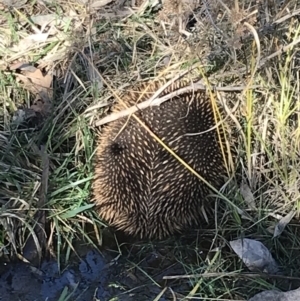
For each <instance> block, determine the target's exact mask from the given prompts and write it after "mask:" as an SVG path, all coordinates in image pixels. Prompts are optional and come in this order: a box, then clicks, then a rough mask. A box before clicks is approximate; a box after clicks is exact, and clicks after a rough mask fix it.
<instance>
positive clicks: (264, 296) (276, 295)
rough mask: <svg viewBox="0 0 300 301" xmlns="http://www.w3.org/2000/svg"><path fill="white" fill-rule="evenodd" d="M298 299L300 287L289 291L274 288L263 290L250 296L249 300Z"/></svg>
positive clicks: (274, 300)
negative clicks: (279, 290)
mask: <svg viewBox="0 0 300 301" xmlns="http://www.w3.org/2000/svg"><path fill="white" fill-rule="evenodd" d="M296 300H300V288H298V289H296V290H292V291H289V292H285V293H284V292H278V291H275V290H269V291H264V292H262V293H259V294H257V295H255V296H254V297H252V298H250V299H249V301H296Z"/></svg>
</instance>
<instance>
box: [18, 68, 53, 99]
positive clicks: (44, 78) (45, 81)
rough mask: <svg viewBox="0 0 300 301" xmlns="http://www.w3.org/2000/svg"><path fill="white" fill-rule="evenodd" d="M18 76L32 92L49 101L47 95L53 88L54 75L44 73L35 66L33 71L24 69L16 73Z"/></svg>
mask: <svg viewBox="0 0 300 301" xmlns="http://www.w3.org/2000/svg"><path fill="white" fill-rule="evenodd" d="M16 78H17V79H18V80H20V81H22V82H23V83H24V85H25V88H26V89H28V90H29V91H30V92H31V93H33V94H35V95H36V94H38V95H39V96H40V98H41V99H42V100H44V101H47V102H49V97H47V96H46V95H47V94H48V92H49V91H50V88H51V83H52V75H50V74H46V75H43V74H42V72H41V70H39V69H37V68H35V70H34V71H33V72H32V71H30V70H29V69H26V70H23V71H22V73H21V74H16ZM45 98H47V99H45Z"/></svg>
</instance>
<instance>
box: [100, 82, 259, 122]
mask: <svg viewBox="0 0 300 301" xmlns="http://www.w3.org/2000/svg"><path fill="white" fill-rule="evenodd" d="M172 82H174V81H172ZM168 84H169V83H168ZM258 87H259V86H253V87H250V88H252V89H255V88H258ZM163 88H164V89H165V88H166V87H165V86H164V87H163ZM213 89H214V90H215V91H223V92H239V91H242V90H244V89H245V87H244V86H241V87H238V86H236V87H230V86H228V87H213ZM196 90H204V91H206V90H207V87H206V86H205V85H203V84H201V83H200V82H196V83H193V84H191V85H189V86H187V87H184V88H181V89H178V90H176V91H175V92H171V93H169V94H167V95H165V96H163V97H160V98H155V97H157V96H158V95H159V94H160V93H161V92H162V91H163V89H159V90H158V91H157V92H156V93H155V94H154V95H153V96H152V97H151V98H149V99H147V100H145V101H143V102H141V103H139V104H136V105H135V106H132V107H130V108H128V109H124V110H122V111H120V112H117V113H112V114H110V115H109V116H106V117H104V118H102V119H101V120H99V121H97V122H96V123H95V125H96V126H100V125H103V124H106V123H109V122H111V121H114V120H117V119H119V118H122V117H125V116H128V115H131V114H133V113H135V112H137V111H138V110H143V109H146V108H148V107H150V106H159V105H161V104H162V103H163V102H165V101H167V100H169V99H170V98H172V97H175V96H178V95H181V94H183V93H187V92H191V91H196ZM158 92H159V93H158Z"/></svg>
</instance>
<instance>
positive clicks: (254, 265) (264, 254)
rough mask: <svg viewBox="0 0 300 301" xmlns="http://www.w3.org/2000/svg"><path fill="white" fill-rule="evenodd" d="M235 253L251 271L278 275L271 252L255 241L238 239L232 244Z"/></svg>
mask: <svg viewBox="0 0 300 301" xmlns="http://www.w3.org/2000/svg"><path fill="white" fill-rule="evenodd" d="M230 246H231V247H232V249H233V251H234V252H235V253H236V254H237V255H238V256H239V257H240V258H241V259H242V260H243V262H244V263H245V265H246V266H247V267H248V269H249V270H250V271H256V272H257V271H260V272H264V273H269V274H276V273H277V272H278V270H279V268H278V266H277V263H276V262H275V260H274V259H273V257H272V255H271V253H270V251H269V250H268V249H267V248H266V247H265V246H264V245H263V244H262V243H261V242H259V241H257V240H254V239H248V238H244V239H237V240H233V241H231V242H230Z"/></svg>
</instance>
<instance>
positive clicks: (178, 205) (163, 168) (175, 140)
mask: <svg viewBox="0 0 300 301" xmlns="http://www.w3.org/2000/svg"><path fill="white" fill-rule="evenodd" d="M159 87H160V85H159V83H153V84H152V86H150V89H148V91H150V92H149V93H145V95H144V96H143V97H142V98H141V99H140V101H144V100H146V99H148V98H149V97H151V96H152V95H153V93H155V92H156V91H157V89H158V88H159ZM180 87H182V86H181V84H180V83H179V84H176V86H174V85H173V86H172V87H170V88H169V89H167V90H165V91H164V92H163V93H162V94H161V96H162V95H164V94H167V93H169V92H170V91H174V90H175V89H178V88H180ZM145 88H146V85H141V86H140V87H139V89H137V91H135V92H132V93H128V94H127V95H125V96H124V97H123V98H122V99H123V101H124V102H125V103H126V104H127V106H132V105H134V104H135V103H136V101H137V100H138V99H139V97H140V93H141V91H143V89H145ZM122 109H123V106H122V105H120V104H117V105H115V107H114V111H120V110H122ZM136 115H137V116H138V117H139V118H140V119H141V120H142V121H143V122H144V123H145V124H146V125H147V126H148V127H149V128H150V129H151V131H153V132H154V133H155V134H156V135H157V136H158V137H159V138H160V139H162V141H163V142H164V143H165V144H167V145H168V146H169V147H170V148H171V149H172V150H173V151H174V152H175V153H176V154H177V155H178V156H180V157H181V158H182V159H183V160H184V161H185V162H186V163H187V164H189V165H190V166H191V167H192V168H193V169H195V170H196V171H197V172H198V173H199V174H200V175H201V176H202V177H203V178H205V179H206V181H208V182H209V183H210V184H211V185H213V186H214V187H215V188H217V189H218V188H220V186H221V185H222V183H223V176H224V174H225V168H224V163H223V156H222V153H221V151H220V143H219V139H218V135H217V131H216V129H215V128H214V127H215V120H214V115H213V111H212V107H211V102H210V99H209V98H208V97H207V96H206V94H205V93H204V92H201V91H200V92H191V93H185V94H183V95H180V96H176V97H174V98H172V99H170V100H168V101H166V102H164V103H162V104H161V105H160V106H153V107H149V108H147V109H144V110H141V111H138V112H137V113H136ZM125 124H126V125H125ZM124 125H125V126H124ZM123 127H124V128H123ZM97 143H98V148H97V152H96V158H95V159H96V160H95V178H94V183H93V194H94V196H93V199H94V202H95V203H96V205H97V210H98V213H99V215H100V217H101V218H102V219H103V220H105V221H106V222H107V223H108V224H109V225H111V226H114V227H115V228H116V229H118V230H122V231H124V232H126V233H127V234H130V235H134V236H137V237H140V238H157V239H162V238H164V237H167V236H170V235H172V234H175V233H177V232H180V231H182V230H184V229H187V228H189V227H191V226H193V225H195V224H197V223H198V222H199V220H201V215H202V211H201V208H202V205H203V204H204V202H205V199H206V197H207V195H208V194H209V192H210V190H209V188H208V187H207V185H206V184H205V183H203V182H202V181H201V180H200V179H198V178H197V177H196V176H195V175H193V174H192V173H191V172H190V171H189V170H188V169H187V168H186V167H184V166H183V165H182V164H181V163H180V162H179V161H178V160H177V159H176V158H174V156H172V155H171V154H170V153H169V152H168V151H167V150H165V149H164V148H163V146H162V145H160V144H159V143H158V142H157V141H156V140H155V139H154V138H153V137H151V135H150V134H149V133H148V132H147V131H146V129H144V128H143V127H142V126H141V125H140V124H139V123H138V122H137V121H136V120H135V119H134V118H130V119H128V118H127V117H126V118H122V119H119V120H116V121H113V122H111V123H109V124H108V125H107V126H105V127H104V129H103V133H102V135H101V136H100V138H99V141H97Z"/></svg>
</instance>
